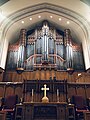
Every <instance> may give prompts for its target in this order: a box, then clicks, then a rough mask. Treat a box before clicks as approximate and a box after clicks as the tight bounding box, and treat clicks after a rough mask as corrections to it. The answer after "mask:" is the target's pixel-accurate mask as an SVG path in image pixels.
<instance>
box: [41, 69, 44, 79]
mask: <svg viewBox="0 0 90 120" xmlns="http://www.w3.org/2000/svg"><path fill="white" fill-rule="evenodd" d="M41 80H45V71H44V70H41Z"/></svg>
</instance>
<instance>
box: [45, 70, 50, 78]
mask: <svg viewBox="0 0 90 120" xmlns="http://www.w3.org/2000/svg"><path fill="white" fill-rule="evenodd" d="M49 79H50V70H47V71H46V80H49Z"/></svg>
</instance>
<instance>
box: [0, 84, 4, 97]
mask: <svg viewBox="0 0 90 120" xmlns="http://www.w3.org/2000/svg"><path fill="white" fill-rule="evenodd" d="M2 97H4V87H3V86H2V87H0V98H2Z"/></svg>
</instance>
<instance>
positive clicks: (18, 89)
mask: <svg viewBox="0 0 90 120" xmlns="http://www.w3.org/2000/svg"><path fill="white" fill-rule="evenodd" d="M15 94H16V95H18V97H19V98H21V97H22V94H23V93H22V88H21V87H16V88H15Z"/></svg>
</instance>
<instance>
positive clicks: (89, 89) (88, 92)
mask: <svg viewBox="0 0 90 120" xmlns="http://www.w3.org/2000/svg"><path fill="white" fill-rule="evenodd" d="M86 97H87V98H90V86H89V87H87V88H86Z"/></svg>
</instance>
